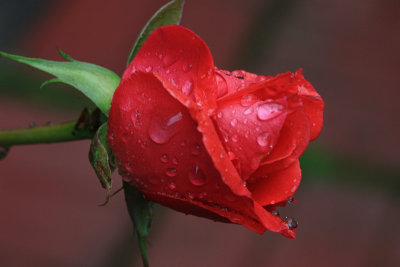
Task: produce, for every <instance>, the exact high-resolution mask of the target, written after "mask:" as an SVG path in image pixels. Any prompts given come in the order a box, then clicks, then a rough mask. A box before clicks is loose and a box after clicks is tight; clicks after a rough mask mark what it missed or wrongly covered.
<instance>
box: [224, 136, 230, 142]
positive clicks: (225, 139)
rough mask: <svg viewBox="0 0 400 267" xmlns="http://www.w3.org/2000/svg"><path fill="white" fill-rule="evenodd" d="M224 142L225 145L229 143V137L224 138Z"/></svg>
mask: <svg viewBox="0 0 400 267" xmlns="http://www.w3.org/2000/svg"><path fill="white" fill-rule="evenodd" d="M224 141H225V143H227V142H228V141H229V136H227V135H225V136H224Z"/></svg>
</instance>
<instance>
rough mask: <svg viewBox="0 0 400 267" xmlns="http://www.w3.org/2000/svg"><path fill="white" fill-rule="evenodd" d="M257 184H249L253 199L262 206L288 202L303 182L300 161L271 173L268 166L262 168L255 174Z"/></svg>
mask: <svg viewBox="0 0 400 267" xmlns="http://www.w3.org/2000/svg"><path fill="white" fill-rule="evenodd" d="M254 177H256V178H257V179H256V180H255V182H250V181H249V182H248V183H247V184H248V188H249V190H250V191H251V192H252V194H253V198H254V199H255V200H256V201H257V202H258V203H260V204H261V205H262V206H266V205H274V204H276V203H279V202H282V201H287V200H288V199H289V198H290V197H292V196H293V194H294V193H295V192H296V190H297V187H298V186H299V184H300V180H301V169H300V164H299V161H298V160H296V161H295V162H293V163H292V164H291V165H290V166H289V167H287V168H285V169H283V170H279V171H275V172H271V171H270V170H269V169H268V166H263V167H261V168H260V169H259V170H258V171H257V172H256V173H255V174H254Z"/></svg>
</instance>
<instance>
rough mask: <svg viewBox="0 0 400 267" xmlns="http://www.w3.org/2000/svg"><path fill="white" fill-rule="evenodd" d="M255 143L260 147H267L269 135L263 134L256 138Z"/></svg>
mask: <svg viewBox="0 0 400 267" xmlns="http://www.w3.org/2000/svg"><path fill="white" fill-rule="evenodd" d="M257 143H258V144H259V145H260V146H268V145H269V133H267V132H264V133H262V134H260V135H259V136H258V137H257Z"/></svg>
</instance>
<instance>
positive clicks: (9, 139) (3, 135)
mask: <svg viewBox="0 0 400 267" xmlns="http://www.w3.org/2000/svg"><path fill="white" fill-rule="evenodd" d="M76 125H77V121H70V122H65V123H60V124H54V125H45V126H38V127H32V128H21V129H10V130H1V131H0V147H3V148H9V147H11V146H15V145H29V144H47V143H57V142H67V141H75V140H82V139H90V138H92V135H93V134H92V133H90V131H88V130H87V129H79V128H77V127H76Z"/></svg>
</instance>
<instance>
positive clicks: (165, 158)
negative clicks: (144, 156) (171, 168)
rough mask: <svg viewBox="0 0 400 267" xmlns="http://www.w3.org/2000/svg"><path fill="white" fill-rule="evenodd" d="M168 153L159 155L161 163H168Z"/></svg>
mask: <svg viewBox="0 0 400 267" xmlns="http://www.w3.org/2000/svg"><path fill="white" fill-rule="evenodd" d="M168 160H169V159H168V155H167V154H163V155H162V156H161V157H160V161H161V162H162V163H168Z"/></svg>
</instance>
